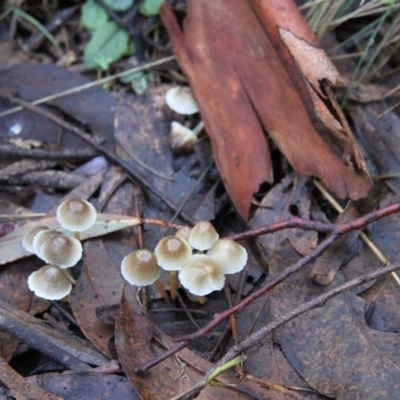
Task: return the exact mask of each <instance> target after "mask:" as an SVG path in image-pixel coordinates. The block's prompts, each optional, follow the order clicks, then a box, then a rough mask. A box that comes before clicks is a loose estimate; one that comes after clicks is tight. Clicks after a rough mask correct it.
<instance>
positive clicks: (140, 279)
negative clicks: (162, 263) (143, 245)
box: [121, 249, 161, 286]
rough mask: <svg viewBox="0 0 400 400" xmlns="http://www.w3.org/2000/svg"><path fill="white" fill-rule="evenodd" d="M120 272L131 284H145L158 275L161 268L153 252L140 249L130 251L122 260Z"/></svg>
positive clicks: (153, 280)
mask: <svg viewBox="0 0 400 400" xmlns="http://www.w3.org/2000/svg"><path fill="white" fill-rule="evenodd" d="M121 273H122V276H123V277H124V278H125V280H127V281H128V282H129V283H130V284H131V285H136V286H147V285H151V284H152V283H154V282H155V281H156V280H157V279H158V278H159V277H160V273H161V268H160V267H159V266H158V265H157V259H156V256H155V255H154V253H152V252H151V251H150V250H146V249H140V250H135V251H132V252H131V253H129V254H128V255H127V256H126V257H125V258H124V259H123V260H122V263H121Z"/></svg>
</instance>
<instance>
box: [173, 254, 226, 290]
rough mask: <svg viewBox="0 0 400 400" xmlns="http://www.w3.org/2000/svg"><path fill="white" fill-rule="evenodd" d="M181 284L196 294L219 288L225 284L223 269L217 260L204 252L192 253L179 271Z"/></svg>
mask: <svg viewBox="0 0 400 400" xmlns="http://www.w3.org/2000/svg"><path fill="white" fill-rule="evenodd" d="M179 280H180V281H181V283H182V286H183V287H185V288H186V289H187V290H189V292H190V293H193V294H195V295H197V296H205V295H207V294H209V293H211V292H213V291H214V290H221V289H222V288H223V287H224V284H225V274H224V271H223V269H222V267H221V265H220V263H218V262H217V261H215V260H214V259H212V258H211V257H208V256H206V255H205V254H194V255H193V256H192V258H191V259H190V260H189V261H188V262H187V263H186V264H185V266H184V267H183V268H182V269H181V270H180V271H179Z"/></svg>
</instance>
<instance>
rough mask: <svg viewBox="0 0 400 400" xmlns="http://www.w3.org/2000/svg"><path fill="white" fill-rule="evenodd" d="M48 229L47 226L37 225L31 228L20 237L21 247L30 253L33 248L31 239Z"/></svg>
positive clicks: (32, 251)
mask: <svg viewBox="0 0 400 400" xmlns="http://www.w3.org/2000/svg"><path fill="white" fill-rule="evenodd" d="M46 230H49V228H48V227H47V226H37V227H36V228H33V229H31V230H30V231H29V232H28V233H27V234H26V235H25V236H24V237H23V239H22V247H23V248H24V249H25V250H26V251H29V252H30V253H34V252H35V250H34V249H33V239H34V238H35V236H36V235H37V234H38V233H39V232H42V231H46Z"/></svg>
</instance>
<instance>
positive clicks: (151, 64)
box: [0, 56, 175, 118]
mask: <svg viewBox="0 0 400 400" xmlns="http://www.w3.org/2000/svg"><path fill="white" fill-rule="evenodd" d="M173 60H175V56H169V57H164V58H161V59H160V60H156V61H151V62H149V63H146V64H141V65H139V66H137V67H135V68H131V69H128V70H126V71H122V72H119V73H118V74H114V75H110V76H106V77H105V78H102V79H98V80H97V81H93V82H88V83H85V84H84V85H79V86H76V87H74V88H71V89H67V90H64V91H63V92H59V93H54V94H51V95H49V96H46V97H42V98H41V99H38V100H34V101H32V102H31V103H30V104H31V105H33V106H36V105H39V104H43V103H47V102H49V101H51V100H56V99H59V98H61V97H65V96H69V95H70V94H74V93H79V92H82V91H84V90H87V89H90V88H92V87H95V86H101V85H103V83H107V82H110V81H113V80H115V79H118V78H122V77H124V76H127V75H131V74H134V73H135V72H139V71H144V70H147V69H151V68H153V67H157V66H159V65H162V64H167V63H169V62H170V61H173ZM24 107H25V106H18V107H14V108H10V109H9V110H6V111H3V112H1V113H0V118H1V117H5V116H6V115H10V114H14V113H16V112H18V111H21V110H23V108H24Z"/></svg>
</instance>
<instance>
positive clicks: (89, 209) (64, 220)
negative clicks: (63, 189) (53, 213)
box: [57, 199, 97, 240]
mask: <svg viewBox="0 0 400 400" xmlns="http://www.w3.org/2000/svg"><path fill="white" fill-rule="evenodd" d="M96 218H97V211H96V209H95V208H94V207H93V206H92V204H90V203H89V202H88V201H86V200H82V199H67V200H65V201H63V202H62V203H61V204H60V205H59V206H58V208H57V221H58V222H59V223H60V225H61V226H62V227H63V228H65V229H68V230H70V231H72V232H74V236H75V238H76V239H78V240H79V232H82V231H85V230H86V229H89V228H90V227H91V226H92V225H93V224H94V223H95V222H96Z"/></svg>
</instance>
